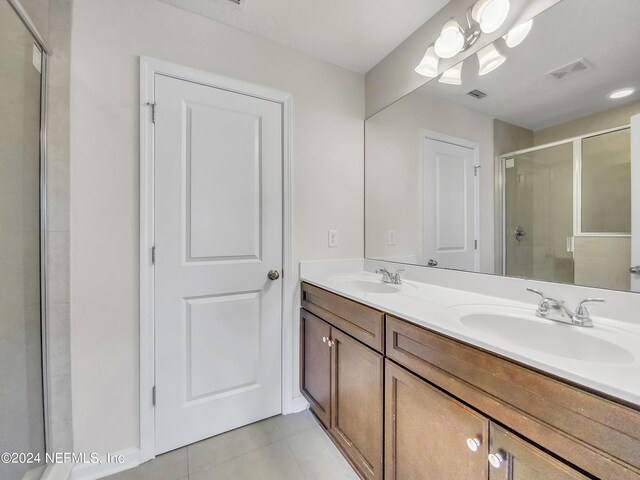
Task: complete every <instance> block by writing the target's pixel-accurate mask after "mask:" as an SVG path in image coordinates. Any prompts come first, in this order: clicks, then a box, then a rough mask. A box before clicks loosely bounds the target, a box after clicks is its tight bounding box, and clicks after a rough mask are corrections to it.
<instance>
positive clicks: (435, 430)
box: [385, 360, 489, 480]
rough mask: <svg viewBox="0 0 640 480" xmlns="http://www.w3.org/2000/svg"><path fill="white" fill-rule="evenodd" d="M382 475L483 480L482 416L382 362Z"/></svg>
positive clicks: (396, 479) (485, 426)
mask: <svg viewBox="0 0 640 480" xmlns="http://www.w3.org/2000/svg"><path fill="white" fill-rule="evenodd" d="M385 376H386V380H385V405H386V411H385V479H386V480H421V479H424V480H460V479H465V480H486V479H487V477H488V472H487V468H488V467H487V453H488V445H487V443H488V437H489V435H488V433H489V432H488V430H489V422H488V420H487V418H486V417H484V416H482V415H480V414H478V413H477V412H475V411H474V410H472V409H470V408H469V407H467V406H465V405H463V404H461V403H460V402H457V401H456V400H454V399H452V398H451V397H450V396H448V395H447V394H445V393H443V392H441V391H440V390H438V389H436V388H435V387H433V386H432V385H430V384H429V383H427V382H425V381H424V380H421V379H420V378H418V377H416V376H415V375H413V374H411V373H409V372H407V371H406V370H404V369H403V368H401V367H399V366H397V365H396V364H394V363H393V362H391V361H389V360H386V361H385Z"/></svg>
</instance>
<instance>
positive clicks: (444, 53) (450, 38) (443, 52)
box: [434, 19, 464, 58]
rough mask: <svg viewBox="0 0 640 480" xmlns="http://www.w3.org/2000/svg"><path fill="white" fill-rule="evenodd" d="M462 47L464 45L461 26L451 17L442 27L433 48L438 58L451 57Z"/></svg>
mask: <svg viewBox="0 0 640 480" xmlns="http://www.w3.org/2000/svg"><path fill="white" fill-rule="evenodd" d="M462 47H464V34H463V33H462V28H460V24H459V23H458V22H457V21H456V20H454V19H451V20H449V21H448V22H447V23H445V24H444V26H443V27H442V31H441V32H440V36H439V37H438V39H437V40H436V43H435V45H434V50H435V52H436V54H437V55H438V56H439V57H440V58H452V57H455V56H456V55H457V54H458V53H460V51H461V50H462Z"/></svg>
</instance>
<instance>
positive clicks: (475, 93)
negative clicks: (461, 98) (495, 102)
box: [467, 90, 487, 100]
mask: <svg viewBox="0 0 640 480" xmlns="http://www.w3.org/2000/svg"><path fill="white" fill-rule="evenodd" d="M467 95H470V96H472V97H473V98H477V99H478V100H480V99H481V98H484V97H486V96H487V94H486V93H484V92H483V91H482V90H471V91H470V92H467Z"/></svg>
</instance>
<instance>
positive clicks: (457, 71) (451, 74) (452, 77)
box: [438, 62, 463, 85]
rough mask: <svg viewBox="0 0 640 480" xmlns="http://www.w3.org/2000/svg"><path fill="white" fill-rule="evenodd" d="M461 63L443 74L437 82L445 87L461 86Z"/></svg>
mask: <svg viewBox="0 0 640 480" xmlns="http://www.w3.org/2000/svg"><path fill="white" fill-rule="evenodd" d="M462 63H463V62H460V63H459V64H457V65H456V66H455V67H451V68H450V69H449V70H447V71H446V72H444V73H443V74H442V76H441V77H440V80H438V81H439V82H440V83H446V84H447V85H462Z"/></svg>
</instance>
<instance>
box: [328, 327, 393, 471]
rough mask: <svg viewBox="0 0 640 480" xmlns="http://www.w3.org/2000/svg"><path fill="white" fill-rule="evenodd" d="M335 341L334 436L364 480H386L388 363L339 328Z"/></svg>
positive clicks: (333, 363) (333, 369) (333, 344)
mask: <svg viewBox="0 0 640 480" xmlns="http://www.w3.org/2000/svg"><path fill="white" fill-rule="evenodd" d="M331 341H332V346H331V350H332V355H333V361H332V377H333V394H332V407H331V408H332V412H331V418H332V420H331V434H332V436H333V438H334V439H335V441H336V442H337V443H338V445H339V446H340V447H341V448H342V450H343V451H344V453H345V454H346V455H347V457H348V458H349V460H351V462H352V464H353V465H354V466H355V467H356V469H357V470H358V471H359V472H360V474H361V475H362V476H363V477H364V478H366V479H371V480H378V479H382V475H383V472H382V460H383V457H382V447H383V437H382V426H383V418H382V415H383V413H382V412H383V401H384V384H383V369H384V359H383V357H382V355H380V354H379V353H377V352H375V351H373V350H371V349H370V348H368V347H366V346H364V345H363V344H362V343H360V342H358V341H357V340H354V339H353V338H351V337H349V336H348V335H346V334H345V333H342V332H341V331H340V330H337V329H335V328H333V329H332V330H331Z"/></svg>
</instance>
